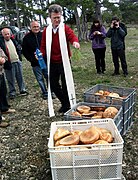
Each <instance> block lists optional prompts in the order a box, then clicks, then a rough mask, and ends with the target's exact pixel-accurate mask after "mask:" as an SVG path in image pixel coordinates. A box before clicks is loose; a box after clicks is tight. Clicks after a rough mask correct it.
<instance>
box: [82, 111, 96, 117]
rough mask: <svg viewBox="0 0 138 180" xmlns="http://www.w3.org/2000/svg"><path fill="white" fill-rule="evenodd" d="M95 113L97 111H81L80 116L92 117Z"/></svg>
mask: <svg viewBox="0 0 138 180" xmlns="http://www.w3.org/2000/svg"><path fill="white" fill-rule="evenodd" d="M96 114H97V111H89V112H88V113H82V116H86V117H92V116H94V115H96Z"/></svg>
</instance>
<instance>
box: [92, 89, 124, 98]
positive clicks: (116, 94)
mask: <svg viewBox="0 0 138 180" xmlns="http://www.w3.org/2000/svg"><path fill="white" fill-rule="evenodd" d="M95 95H99V96H102V97H104V96H109V97H112V98H120V99H123V98H125V97H121V96H120V95H119V94H118V93H115V92H109V91H104V90H99V91H97V92H96V93H95Z"/></svg>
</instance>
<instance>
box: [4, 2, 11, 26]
mask: <svg viewBox="0 0 138 180" xmlns="http://www.w3.org/2000/svg"><path fill="white" fill-rule="evenodd" d="M4 6H5V12H7V10H8V8H7V2H6V0H4ZM6 20H7V25H8V26H9V25H10V21H9V16H8V15H6Z"/></svg>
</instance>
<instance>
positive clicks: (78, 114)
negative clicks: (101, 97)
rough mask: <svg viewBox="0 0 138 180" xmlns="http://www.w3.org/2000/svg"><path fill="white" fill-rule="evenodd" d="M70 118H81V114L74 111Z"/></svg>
mask: <svg viewBox="0 0 138 180" xmlns="http://www.w3.org/2000/svg"><path fill="white" fill-rule="evenodd" d="M71 115H72V116H79V117H81V114H80V113H79V112H78V111H74V112H72V113H71Z"/></svg>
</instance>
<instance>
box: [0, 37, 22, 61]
mask: <svg viewBox="0 0 138 180" xmlns="http://www.w3.org/2000/svg"><path fill="white" fill-rule="evenodd" d="M11 40H12V42H13V44H14V46H15V48H16V51H17V54H18V56H19V60H20V61H22V50H21V46H20V44H19V43H18V42H17V41H16V40H15V39H13V38H11ZM0 47H1V49H3V51H4V53H5V55H6V56H7V57H9V55H8V52H7V51H6V44H5V41H4V37H3V36H1V37H0Z"/></svg>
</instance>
